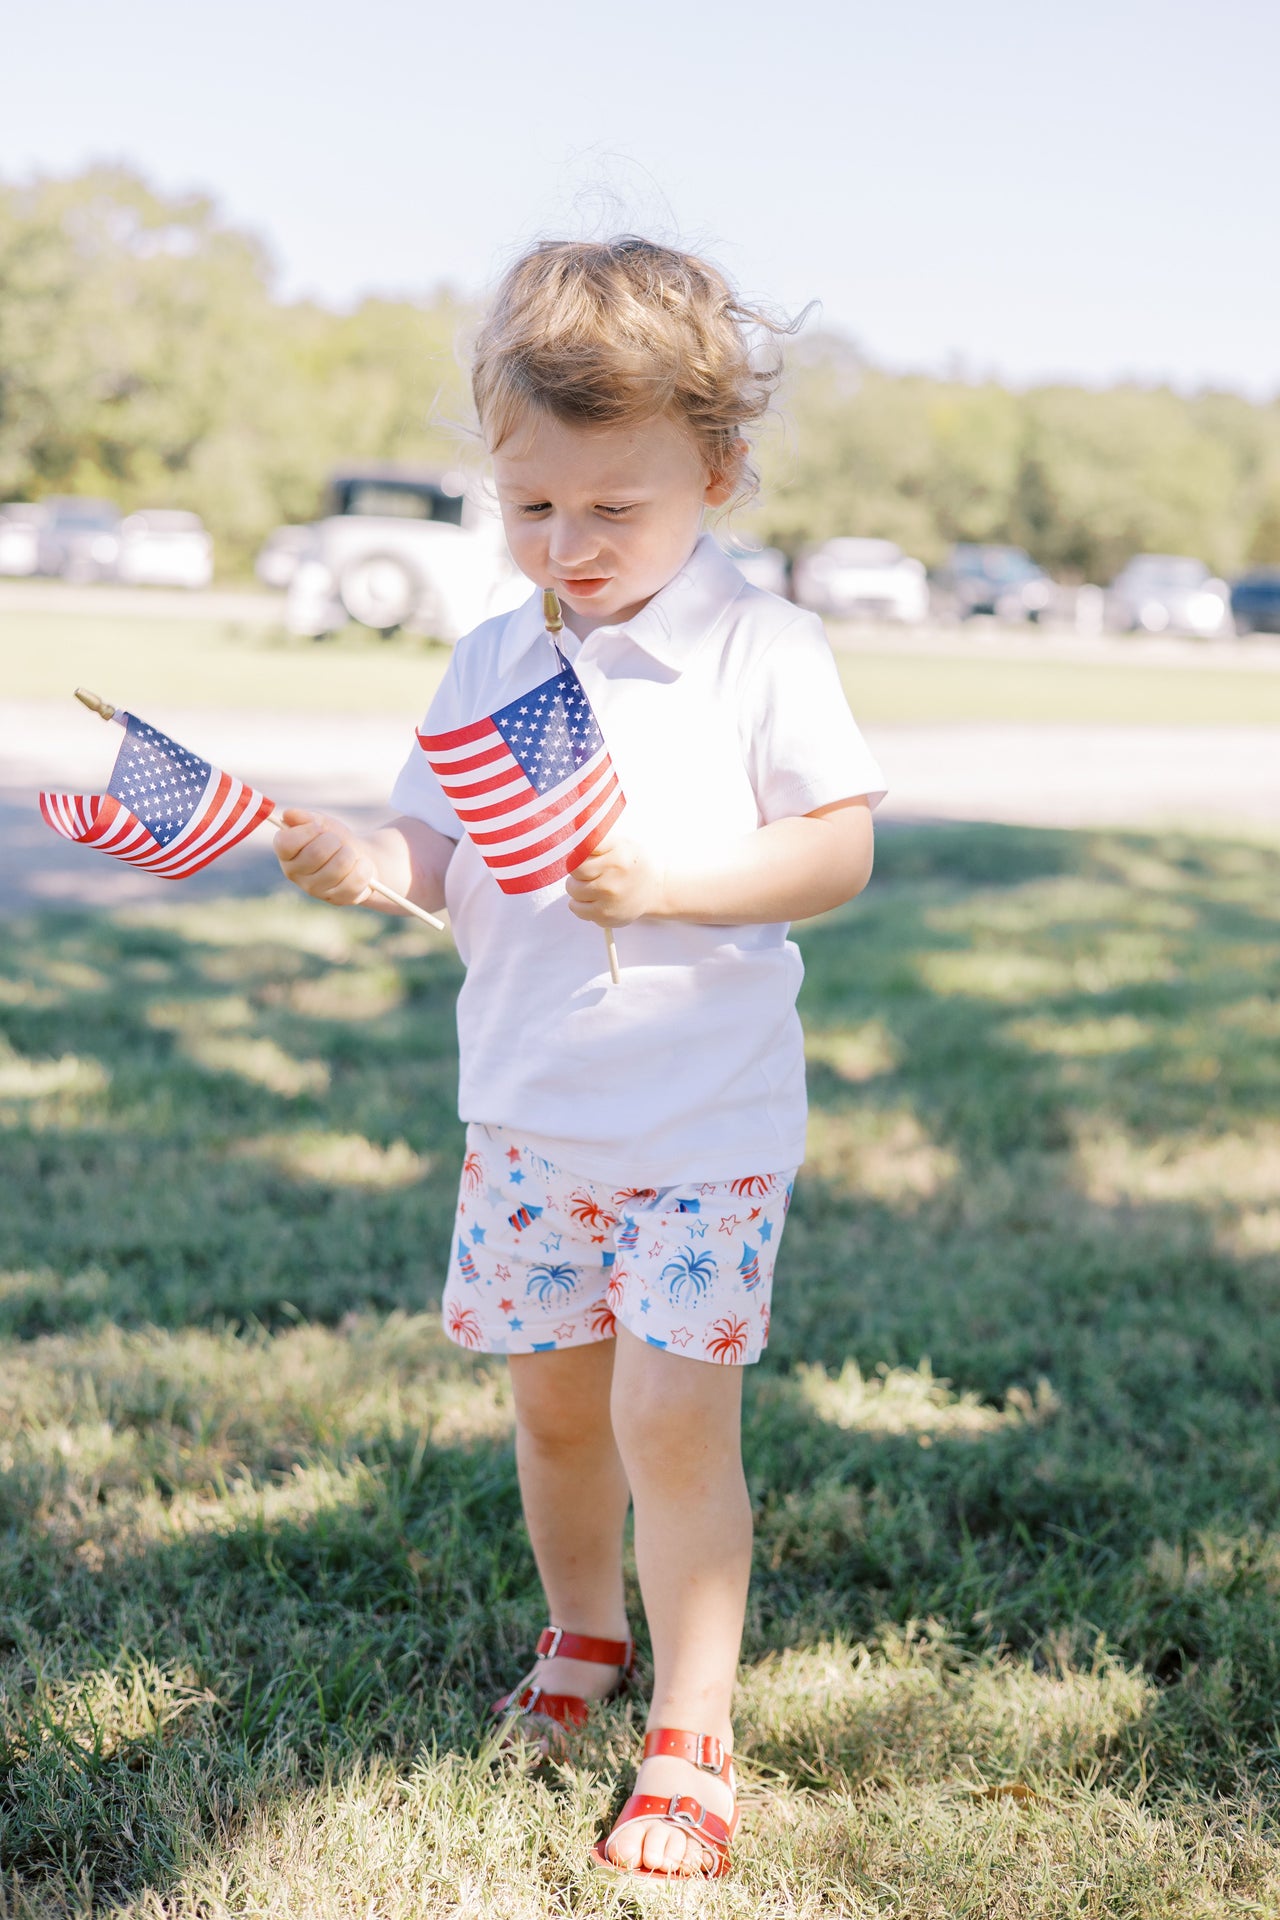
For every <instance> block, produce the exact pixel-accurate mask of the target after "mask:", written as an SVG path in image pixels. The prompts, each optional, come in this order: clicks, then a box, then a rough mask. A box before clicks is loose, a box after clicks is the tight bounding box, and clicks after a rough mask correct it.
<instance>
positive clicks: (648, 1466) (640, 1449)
mask: <svg viewBox="0 0 1280 1920" xmlns="http://www.w3.org/2000/svg"><path fill="white" fill-rule="evenodd" d="M741 1409H742V1368H741V1367H739V1366H717V1365H714V1364H711V1363H708V1362H707V1361H704V1360H689V1359H685V1358H684V1357H683V1356H681V1355H679V1354H673V1353H670V1352H666V1351H663V1350H661V1349H659V1348H656V1347H653V1346H650V1345H648V1344H647V1343H646V1342H644V1341H642V1340H637V1339H636V1338H635V1336H634V1335H633V1334H631V1333H628V1332H627V1330H626V1329H625V1328H624V1327H619V1329H618V1337H617V1354H616V1357H615V1360H614V1368H613V1431H614V1434H615V1437H616V1439H617V1444H618V1451H619V1453H620V1455H621V1459H622V1464H623V1465H624V1466H625V1468H626V1473H627V1478H628V1479H629V1481H630V1483H631V1490H632V1497H633V1499H634V1502H635V1545H636V1562H637V1566H638V1569H639V1574H640V1587H641V1591H642V1593H643V1595H644V1604H645V1613H646V1615H647V1617H648V1622H649V1632H650V1635H651V1636H652V1641H653V1662H654V1688H653V1700H652V1703H651V1706H650V1710H649V1721H648V1724H649V1726H650V1727H681V1728H684V1729H686V1730H687V1731H688V1732H691V1733H709V1734H715V1735H716V1736H717V1737H718V1738H719V1739H721V1740H723V1741H724V1742H725V1744H726V1746H727V1747H730V1748H731V1747H732V1728H731V1726H730V1721H729V1713H730V1702H731V1699H732V1695H733V1685H734V1678H735V1675H736V1672H737V1665H738V1648H739V1644H740V1642H741V1639H742V1623H743V1617H744V1615H745V1612H746V1604H747V1583H748V1580H749V1578H750V1573H751V1503H750V1500H749V1498H748V1495H747V1486H746V1480H745V1477H744V1475H743V1471H742V1441H741V1417H742V1414H741ZM636 1791H637V1792H638V1793H653V1794H663V1795H670V1794H676V1793H679V1794H692V1795H693V1796H694V1798H695V1799H697V1800H699V1801H701V1802H702V1803H703V1804H704V1805H705V1806H707V1807H708V1808H709V1809H710V1810H711V1811H712V1812H713V1813H716V1814H719V1815H721V1816H722V1817H723V1816H724V1815H726V1814H727V1813H728V1812H729V1810H730V1798H729V1793H728V1789H727V1788H726V1787H725V1786H724V1784H723V1782H721V1781H719V1780H717V1779H715V1778H714V1777H713V1776H712V1775H710V1774H708V1773H705V1772H700V1771H699V1770H698V1769H697V1768H696V1767H694V1766H692V1765H691V1764H690V1763H689V1762H687V1761H684V1760H674V1759H670V1758H668V1757H665V1756H659V1757H657V1758H655V1759H652V1760H647V1761H646V1762H645V1763H644V1765H643V1766H642V1767H641V1769H640V1775H639V1778H638V1779H637V1782H636ZM610 1852H611V1855H612V1857H613V1858H614V1859H615V1860H616V1861H618V1863H619V1864H622V1863H624V1862H625V1863H628V1864H634V1863H636V1862H638V1861H639V1862H642V1863H643V1864H644V1865H645V1866H647V1867H666V1868H667V1869H668V1870H669V1871H670V1870H674V1869H678V1868H679V1867H680V1866H681V1863H684V1866H685V1870H686V1871H689V1870H693V1869H694V1868H695V1867H696V1866H697V1865H698V1863H699V1859H700V1856H702V1855H703V1854H704V1853H705V1849H704V1848H702V1847H701V1846H700V1844H699V1843H698V1841H697V1840H696V1839H694V1838H692V1837H690V1836H686V1835H685V1834H683V1833H681V1832H680V1831H679V1830H678V1829H676V1828H673V1827H671V1826H665V1825H662V1824H661V1823H660V1822H657V1821H653V1822H650V1823H649V1824H647V1825H640V1824H637V1825H635V1826H631V1827H628V1828H626V1829H625V1830H624V1831H623V1833H622V1834H620V1835H619V1837H618V1839H617V1840H616V1841H615V1842H614V1843H613V1845H612V1846H611V1849H610ZM708 1864H710V1860H709V1856H708Z"/></svg>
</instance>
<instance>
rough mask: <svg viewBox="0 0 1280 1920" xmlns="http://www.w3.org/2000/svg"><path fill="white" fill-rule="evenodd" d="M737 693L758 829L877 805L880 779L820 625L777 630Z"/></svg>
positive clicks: (802, 622) (798, 623)
mask: <svg viewBox="0 0 1280 1920" xmlns="http://www.w3.org/2000/svg"><path fill="white" fill-rule="evenodd" d="M745 693H746V699H745V709H746V710H745V712H744V715H743V719H744V724H745V727H746V756H747V769H748V772H749V774H750V776H751V784H752V787H753V788H754V790H755V795H756V803H757V805H758V806H759V808H760V817H761V819H762V821H763V822H764V823H765V825H766V826H767V825H768V824H769V822H770V821H771V820H782V819H786V818H788V817H790V816H794V815H796V814H805V813H812V812H813V811H814V810H815V809H816V808H817V807H827V806H831V805H832V804H833V803H834V802H835V801H837V800H851V799H854V798H856V797H857V796H858V795H859V794H865V795H866V796H867V799H868V800H869V801H870V803H871V805H872V806H873V807H874V806H878V805H879V803H880V801H881V800H883V799H884V796H885V792H886V783H885V777H884V775H883V773H882V772H881V771H880V767H879V765H878V763H877V761H876V759H875V756H874V755H873V754H872V752H871V749H870V748H869V747H868V745H867V743H866V741H865V740H864V739H863V737H862V734H861V732H860V731H859V728H858V725H857V722H856V721H855V720H854V717H853V715H852V714H851V713H850V711H849V702H848V701H847V700H846V698H845V692H844V688H843V686H842V685H841V684H840V673H839V669H838V668H837V666H836V662H835V656H834V655H833V654H832V651H831V647H830V644H829V642H828V640H827V636H826V634H825V633H824V632H823V630H822V623H821V621H820V620H818V619H817V618H816V617H811V616H807V615H806V616H803V617H802V618H800V619H798V620H794V621H791V622H790V623H789V624H788V625H787V626H786V627H784V629H783V630H782V632H781V633H780V634H779V635H778V636H777V638H776V639H775V640H773V641H772V642H771V644H770V645H769V647H768V648H767V650H766V651H765V653H764V656H763V658H762V659H761V660H760V661H759V662H758V664H757V665H756V667H755V669H754V672H753V674H752V676H751V677H750V679H749V680H748V683H747V686H746V689H745Z"/></svg>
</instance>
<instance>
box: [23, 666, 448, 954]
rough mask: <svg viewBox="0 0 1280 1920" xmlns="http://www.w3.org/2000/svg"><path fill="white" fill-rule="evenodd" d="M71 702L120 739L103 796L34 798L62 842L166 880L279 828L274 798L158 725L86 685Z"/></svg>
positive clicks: (402, 903)
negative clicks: (115, 729) (108, 724)
mask: <svg viewBox="0 0 1280 1920" xmlns="http://www.w3.org/2000/svg"><path fill="white" fill-rule="evenodd" d="M76 699H77V700H79V701H80V702H81V703H82V705H84V706H86V707H88V708H89V709H90V711H91V712H93V713H96V714H97V715H98V718H99V719H100V720H114V721H115V723H116V725H117V726H119V727H123V728H124V734H125V737H124V742H123V744H122V746H121V748H120V751H119V752H118V753H117V755H116V763H115V766H114V767H113V768H112V769H111V778H110V780H108V782H107V791H106V792H105V793H42V794H41V795H40V811H41V813H42V814H43V815H44V818H45V820H46V821H47V822H48V824H49V826H51V827H52V828H53V830H54V832H55V833H60V834H61V835H62V836H63V838H64V839H67V840H74V841H77V842H78V843H79V844H80V845H81V846H88V847H96V848H97V849H98V851H99V852H100V853H109V854H112V855H113V856H114V857H115V858H116V859H117V860H127V861H128V862H129V863H130V865H132V866H135V867H143V868H145V869H146V871H147V872H148V873H157V874H160V875H162V876H163V877H164V878H165V879H166V880H182V879H184V878H185V877H186V875H187V874H189V873H198V872H199V871H200V869H201V867H207V866H208V865H209V864H210V863H211V862H212V861H214V860H216V859H217V858H218V856H219V855H220V854H223V853H226V852H228V851H229V850H230V848H232V847H234V846H237V845H238V844H239V842H240V841H241V840H244V839H246V838H247V837H248V835H249V834H251V833H252V832H253V830H254V828H255V827H259V826H261V825H262V822H263V821H264V820H270V822H271V824H272V826H274V827H282V826H283V825H284V821H283V820H282V819H281V817H280V815H279V813H278V812H277V811H276V806H275V801H274V800H269V799H268V798H267V796H266V795H265V794H262V793H259V792H258V791H257V789H256V788H254V787H250V786H247V785H246V784H245V782H244V781H243V780H237V779H236V777H235V775H234V774H230V773H223V772H222V771H221V769H220V768H218V767H215V766H213V765H211V764H210V762H209V761H208V760H201V759H200V757H199V756H198V755H197V754H194V753H191V752H190V751H189V750H188V749H187V748H186V747H180V746H179V745H178V742H177V741H176V740H171V739H170V738H169V736H168V734H165V733H161V732H160V731H159V729H158V728H157V727H152V726H148V725H147V723H146V721H145V720H139V719H138V718H137V717H136V715H134V714H132V713H125V712H123V711H122V710H121V709H119V708H117V707H113V706H112V705H111V703H110V701H107V700H103V699H101V698H100V696H99V695H98V694H96V693H90V692H89V691H88V689H87V688H86V687H77V688H76ZM369 891H370V892H371V893H377V894H381V896H382V898H383V899H384V900H390V901H392V902H394V904H395V905H396V906H398V907H400V908H402V909H403V911H404V912H405V913H411V914H413V915H414V917H415V918H416V919H418V920H425V921H426V923H427V925H428V926H429V927H434V928H435V929H436V931H437V932H438V933H443V931H444V921H443V920H438V919H437V918H436V916H435V914H434V913H428V912H427V910H426V908H425V907H420V906H419V905H418V904H417V902H416V901H415V900H407V899H406V898H405V896H404V895H403V894H402V893H397V892H396V891H395V889H394V887H389V886H387V885H386V883H385V882H384V881H381V880H371V881H370V882H369Z"/></svg>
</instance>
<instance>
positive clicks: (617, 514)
mask: <svg viewBox="0 0 1280 1920" xmlns="http://www.w3.org/2000/svg"><path fill="white" fill-rule="evenodd" d="M596 512H597V513H605V514H608V516H609V518H610V520H621V518H622V516H623V515H624V514H626V513H630V512H632V508H631V507H630V506H629V505H628V506H625V507H606V506H598V507H597V508H596Z"/></svg>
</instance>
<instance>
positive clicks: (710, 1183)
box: [698, 1180, 716, 1198]
mask: <svg viewBox="0 0 1280 1920" xmlns="http://www.w3.org/2000/svg"><path fill="white" fill-rule="evenodd" d="M715 1190H716V1183H715V1181H714V1180H704V1181H703V1182H702V1185H701V1186H700V1187H699V1188H698V1192H699V1193H700V1194H702V1195H703V1197H704V1198H705V1197H706V1195H707V1194H709V1193H714V1192H715Z"/></svg>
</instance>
